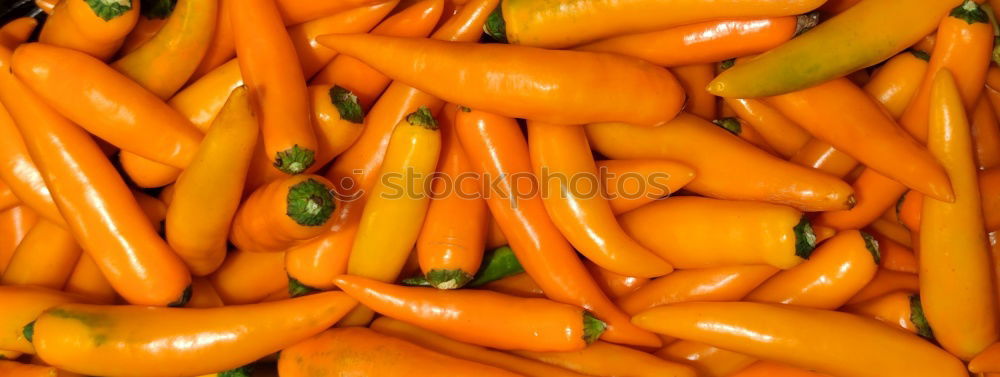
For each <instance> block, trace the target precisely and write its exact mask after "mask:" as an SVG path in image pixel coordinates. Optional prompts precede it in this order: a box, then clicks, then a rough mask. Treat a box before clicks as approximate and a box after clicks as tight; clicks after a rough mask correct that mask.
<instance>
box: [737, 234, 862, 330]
mask: <svg viewBox="0 0 1000 377" xmlns="http://www.w3.org/2000/svg"><path fill="white" fill-rule="evenodd" d="M878 261H879V251H878V244H877V243H876V242H875V239H874V238H872V237H871V236H870V235H868V234H864V233H861V232H859V231H856V230H852V231H844V232H840V233H838V234H837V235H836V236H833V238H830V239H829V240H826V241H824V242H823V243H822V244H820V246H819V247H818V248H817V249H816V250H815V251H813V253H812V255H810V256H809V260H807V261H805V262H803V263H802V264H800V265H798V266H796V267H795V268H792V269H789V270H787V271H782V272H779V273H778V274H777V275H774V276H773V277H771V278H770V279H768V280H767V281H766V282H764V283H763V284H761V285H760V286H758V287H757V288H756V289H754V290H753V291H752V292H750V294H748V295H747V296H746V298H745V299H746V301H754V302H772V303H781V304H789V305H797V306H804V307H809V308H816V309H828V310H833V309H836V308H839V307H840V306H842V305H844V303H846V302H847V301H848V300H850V299H851V297H852V296H854V295H855V294H856V293H857V292H858V291H860V290H861V289H862V288H864V286H865V285H867V284H868V282H869V281H871V279H872V278H873V277H874V276H875V271H876V270H877V269H878Z"/></svg>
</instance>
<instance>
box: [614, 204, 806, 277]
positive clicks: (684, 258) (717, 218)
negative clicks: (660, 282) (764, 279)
mask: <svg viewBox="0 0 1000 377" xmlns="http://www.w3.org/2000/svg"><path fill="white" fill-rule="evenodd" d="M618 221H619V223H621V226H622V228H624V229H625V232H626V233H628V234H629V235H630V236H632V238H634V239H635V240H636V241H638V242H639V244H641V245H644V246H646V247H648V248H649V249H650V250H652V251H653V252H654V253H656V254H657V255H659V256H660V257H662V258H663V259H665V260H667V261H669V262H670V263H671V264H673V265H674V266H676V267H677V268H681V269H686V268H705V267H719V266H726V265H733V264H770V265H772V266H775V267H778V268H782V269H787V268H791V267H794V266H796V265H798V264H799V263H802V262H803V261H804V260H805V259H807V258H809V255H810V253H812V251H813V248H814V247H815V246H816V236H815V235H814V234H813V233H812V229H811V228H810V227H809V221H808V220H807V219H805V218H804V217H802V213H801V212H799V211H796V210H795V209H793V208H790V207H785V206H779V205H774V204H769V203H760V202H749V201H746V202H741V201H726V200H716V199H709V198H701V197H694V196H678V197H673V198H669V199H664V200H660V201H657V202H655V203H651V204H648V205H645V206H642V207H640V208H638V209H636V210H633V211H630V212H628V213H625V214H623V215H621V216H619V217H618Z"/></svg>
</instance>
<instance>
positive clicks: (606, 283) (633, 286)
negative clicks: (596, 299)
mask: <svg viewBox="0 0 1000 377" xmlns="http://www.w3.org/2000/svg"><path fill="white" fill-rule="evenodd" d="M583 264H584V265H586V266H587V270H589V271H590V276H592V277H593V278H594V281H595V282H597V285H599V286H601V290H602V291H604V294H606V295H608V297H609V298H611V299H612V300H617V299H619V298H621V297H622V296H625V295H627V294H629V293H632V292H635V290H637V289H639V288H642V287H643V286H644V285H646V283H649V278H641V277H635V276H625V275H619V274H616V273H614V272H611V271H608V270H606V269H603V268H601V266H598V265H596V264H594V262H591V261H589V260H588V261H584V262H583Z"/></svg>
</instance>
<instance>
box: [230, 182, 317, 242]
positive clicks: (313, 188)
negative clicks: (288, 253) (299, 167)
mask: <svg viewBox="0 0 1000 377" xmlns="http://www.w3.org/2000/svg"><path fill="white" fill-rule="evenodd" d="M331 187H333V186H332V184H330V182H329V181H327V180H326V179H325V178H323V177H320V176H317V175H311V174H300V175H295V176H290V177H286V178H284V179H279V180H275V181H272V182H271V183H268V184H267V185H265V186H262V187H260V188H258V189H257V190H256V191H254V192H253V194H251V195H250V197H248V198H247V199H246V200H245V201H243V204H241V205H240V207H239V209H238V210H237V211H236V215H235V217H234V218H233V225H232V230H231V231H230V233H229V239H230V241H231V242H232V243H233V245H235V246H236V247H237V248H238V249H240V250H246V251H284V250H285V249H287V248H289V247H291V246H294V245H295V244H298V243H300V242H301V241H305V240H308V239H311V238H313V237H315V236H318V235H319V234H320V233H322V232H323V230H324V229H326V228H325V226H326V225H327V223H328V221H329V220H330V214H331V213H332V212H333V209H334V208H333V207H334V203H333V194H331V193H330V188H331Z"/></svg>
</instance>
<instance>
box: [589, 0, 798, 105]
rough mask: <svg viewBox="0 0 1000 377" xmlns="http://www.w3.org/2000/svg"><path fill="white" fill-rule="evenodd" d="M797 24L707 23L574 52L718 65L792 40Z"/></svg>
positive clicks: (774, 20)
mask: <svg viewBox="0 0 1000 377" xmlns="http://www.w3.org/2000/svg"><path fill="white" fill-rule="evenodd" d="M796 23H797V22H796V17H792V16H788V17H770V18H764V17H758V18H734V19H725V20H716V21H707V22H700V23H696V24H690V25H683V26H675V27H672V28H669V29H664V30H660V31H652V32H648V33H639V34H628V35H622V36H616V37H611V38H607V39H603V40H600V41H597V42H591V43H587V44H584V45H580V46H577V47H574V49H576V50H582V51H596V52H610V53H616V54H622V55H627V56H634V57H636V58H639V59H643V60H646V61H649V62H652V63H655V64H656V65H662V66H666V67H676V66H682V65H689V64H700V63H715V62H718V61H721V60H725V59H729V58H733V57H740V56H747V55H753V54H758V53H761V52H764V51H767V50H770V49H771V48H774V47H777V46H779V45H781V44H782V43H785V42H787V41H788V40H789V39H791V38H792V35H793V34H794V33H795V31H796V29H797V28H796ZM713 76H714V75H713ZM713 117H715V116H714V115H713V116H711V117H709V118H713Z"/></svg>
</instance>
